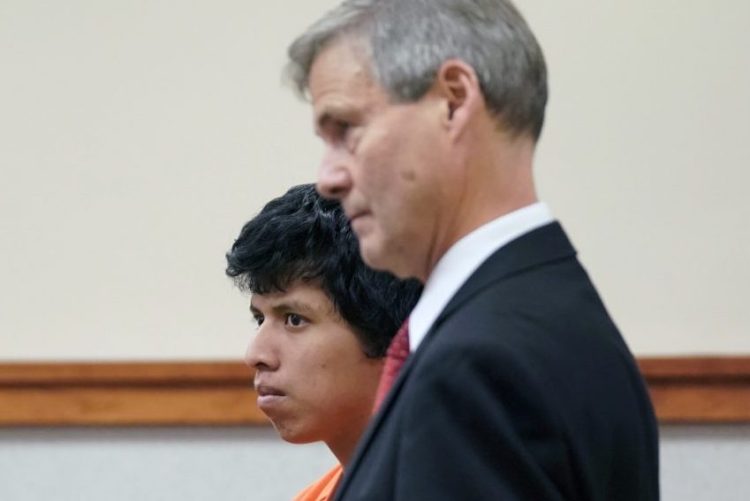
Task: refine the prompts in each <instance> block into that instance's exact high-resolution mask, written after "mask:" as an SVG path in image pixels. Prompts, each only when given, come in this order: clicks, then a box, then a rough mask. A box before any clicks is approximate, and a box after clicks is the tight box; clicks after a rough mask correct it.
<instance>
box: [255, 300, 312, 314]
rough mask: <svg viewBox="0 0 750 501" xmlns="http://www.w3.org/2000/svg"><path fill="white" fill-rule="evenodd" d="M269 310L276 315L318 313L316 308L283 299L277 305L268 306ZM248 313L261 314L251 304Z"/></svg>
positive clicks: (300, 302) (304, 303)
mask: <svg viewBox="0 0 750 501" xmlns="http://www.w3.org/2000/svg"><path fill="white" fill-rule="evenodd" d="M270 309H271V310H272V311H273V312H274V313H276V314H282V313H289V312H294V313H301V314H304V315H313V314H315V313H318V308H316V307H315V306H313V305H311V304H309V303H306V302H303V301H297V300H295V299H288V300H287V299H284V300H281V301H279V302H278V303H273V304H271V305H270ZM250 313H253V314H257V313H261V310H260V309H259V308H258V307H257V306H255V305H254V304H253V303H252V302H251V303H250Z"/></svg>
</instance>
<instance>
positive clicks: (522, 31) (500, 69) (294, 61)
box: [287, 0, 547, 140]
mask: <svg viewBox="0 0 750 501" xmlns="http://www.w3.org/2000/svg"><path fill="white" fill-rule="evenodd" d="M347 38H348V39H349V40H348V41H351V42H352V43H354V42H359V43H360V44H361V46H362V48H363V49H364V52H363V54H365V55H367V56H369V59H370V62H371V71H372V75H373V77H374V79H375V81H376V82H378V83H379V84H380V85H381V86H382V87H383V88H384V89H385V90H386V92H387V93H388V94H389V95H390V97H391V98H392V99H394V100H395V101H402V102H409V101H416V100H418V99H419V98H421V97H422V96H423V95H424V94H425V93H426V92H427V91H428V90H429V88H430V86H431V85H432V83H433V81H434V79H435V76H436V74H437V71H438V70H439V68H440V66H441V65H442V64H443V62H445V61H446V60H448V59H451V58H457V59H460V60H462V61H464V62H466V63H467V64H469V65H470V66H471V67H472V68H473V69H474V71H475V72H476V74H477V78H478V79H479V83H480V86H481V89H482V93H483V95H484V98H485V100H486V102H487V106H488V109H489V110H490V111H491V112H492V113H493V114H494V115H495V116H496V118H497V119H498V121H499V123H500V124H501V125H502V126H504V127H505V128H506V129H507V130H508V132H510V133H513V134H529V135H530V136H531V137H533V138H534V139H535V140H536V139H538V138H539V135H540V133H541V130H542V125H543V123H544V108H545V105H546V103H547V70H546V66H545V63H544V56H543V55H542V51H541V48H540V47H539V44H538V43H537V41H536V39H535V37H534V35H533V34H532V33H531V30H530V29H529V27H528V26H527V24H526V22H525V21H524V19H523V17H521V15H520V14H519V12H518V11H517V10H516V8H515V7H514V6H513V4H512V3H511V2H509V1H507V0H347V1H344V2H343V3H342V4H341V5H339V6H338V7H336V8H334V9H333V10H331V11H330V12H328V13H327V14H325V15H324V16H323V17H322V18H321V19H319V20H318V21H317V22H316V23H315V24H313V25H312V26H311V27H310V28H309V29H308V30H307V31H306V32H305V33H303V34H302V35H301V36H300V37H299V38H297V39H296V40H295V41H294V42H293V43H292V45H291V46H290V47H289V58H290V61H289V64H288V67H287V73H288V75H289V76H290V78H291V80H292V81H293V82H294V84H295V86H296V88H297V90H299V91H300V93H302V94H304V93H305V91H306V90H307V86H308V79H309V74H310V69H311V67H312V65H313V62H314V61H315V58H316V57H317V55H318V54H319V53H320V51H321V50H322V49H323V48H325V47H326V46H327V45H328V44H330V43H331V42H333V41H339V40H342V39H347Z"/></svg>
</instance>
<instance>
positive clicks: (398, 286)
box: [226, 184, 422, 357]
mask: <svg viewBox="0 0 750 501" xmlns="http://www.w3.org/2000/svg"><path fill="white" fill-rule="evenodd" d="M226 257H227V269H226V274H227V275H228V276H230V277H232V278H233V279H234V281H235V284H236V285H237V286H238V287H239V288H240V289H241V290H243V291H247V292H251V293H254V294H265V293H269V292H282V291H285V290H286V289H287V288H288V287H290V286H291V285H293V284H294V283H296V282H299V281H301V282H306V283H312V284H317V285H319V286H320V287H321V289H322V290H323V291H324V292H325V293H326V295H327V296H328V297H329V298H330V300H331V302H332V303H333V305H334V306H335V307H336V310H337V311H338V313H339V314H340V315H341V317H342V318H343V319H344V320H345V321H346V322H347V323H348V324H349V325H350V326H351V327H352V328H353V330H354V331H355V333H356V334H357V336H358V338H359V340H360V343H361V344H362V347H363V349H364V352H365V353H366V354H367V355H368V356H369V357H383V356H385V352H386V350H387V349H388V344H389V343H390V340H391V338H392V337H393V336H394V335H395V333H396V331H397V330H398V328H399V326H400V325H401V323H403V321H404V320H405V319H406V317H407V316H408V314H409V312H410V311H411V310H412V308H413V307H414V305H415V304H416V302H417V299H418V298H419V294H420V293H421V290H422V285H421V284H420V283H419V282H418V281H417V280H399V279H398V278H396V277H395V276H393V275H391V274H390V273H387V272H381V271H375V270H373V269H371V268H369V267H368V266H367V265H365V264H364V263H363V262H362V259H361V258H360V255H359V249H358V244H357V238H356V236H355V235H354V233H353V232H352V230H351V228H350V227H349V222H348V221H347V219H346V215H345V214H344V211H343V209H342V208H341V205H340V204H339V202H337V201H333V200H326V199H324V198H322V197H321V196H320V195H318V193H317V192H316V191H315V186H314V185H312V184H304V185H300V186H295V187H293V188H291V189H290V190H289V191H287V193H286V194H284V195H283V196H281V197H278V198H275V199H274V200H271V201H270V202H269V203H267V204H266V206H265V207H264V208H263V210H262V211H261V212H260V214H258V215H257V216H256V217H254V218H253V219H251V220H250V221H249V222H248V223H247V224H245V226H244V227H243V228H242V231H241V232H240V235H239V237H238V238H237V240H235V242H234V245H232V249H231V250H230V251H229V252H228V253H227V256H226Z"/></svg>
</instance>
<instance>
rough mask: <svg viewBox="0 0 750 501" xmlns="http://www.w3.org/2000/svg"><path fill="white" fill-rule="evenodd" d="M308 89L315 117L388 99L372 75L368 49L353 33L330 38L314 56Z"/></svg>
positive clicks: (367, 106) (373, 104) (371, 104)
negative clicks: (345, 36)
mask: <svg viewBox="0 0 750 501" xmlns="http://www.w3.org/2000/svg"><path fill="white" fill-rule="evenodd" d="M309 90H310V97H311V99H312V104H313V108H314V111H315V116H316V119H317V118H319V117H320V116H321V115H322V114H324V113H326V112H330V111H337V110H339V109H340V108H348V107H353V106H356V107H360V108H362V107H363V108H369V107H371V106H376V105H378V104H380V103H384V102H386V101H387V96H386V94H385V92H384V91H383V89H382V88H381V87H380V86H379V85H378V84H377V83H376V82H375V80H374V79H373V77H372V71H371V64H370V58H369V56H368V55H367V49H365V48H364V46H363V42H361V41H358V40H356V39H353V38H351V37H348V38H343V39H341V40H336V41H333V42H331V43H330V45H328V46H326V47H325V48H323V49H322V50H321V51H320V53H319V54H318V55H317V56H316V57H315V60H314V62H313V64H312V67H311V68H310V78H309Z"/></svg>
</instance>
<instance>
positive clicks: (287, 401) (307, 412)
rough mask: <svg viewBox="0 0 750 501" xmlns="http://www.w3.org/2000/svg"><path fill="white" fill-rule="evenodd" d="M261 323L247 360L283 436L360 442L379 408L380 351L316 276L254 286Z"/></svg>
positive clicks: (266, 409) (254, 301)
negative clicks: (279, 287) (367, 344)
mask: <svg viewBox="0 0 750 501" xmlns="http://www.w3.org/2000/svg"><path fill="white" fill-rule="evenodd" d="M250 309H251V312H252V313H253V316H254V317H255V319H256V321H257V323H258V331H257V334H256V335H255V337H254V338H253V340H252V341H251V342H250V345H249V347H248V349H247V354H246V357H245V361H246V363H247V365H248V366H250V367H251V368H253V369H255V370H256V373H255V388H256V390H257V392H258V406H259V407H260V409H261V410H262V411H263V412H264V413H265V414H266V415H267V416H268V417H269V418H270V419H271V421H272V422H273V424H274V427H275V428H276V430H277V431H278V432H279V435H281V437H282V438H283V439H284V440H287V441H289V442H293V443H306V442H312V441H317V440H322V441H324V442H326V444H328V445H329V447H332V448H335V446H336V444H337V443H338V442H339V441H342V442H346V441H352V439H353V440H354V442H356V440H357V439H358V437H359V435H360V434H361V432H362V430H363V429H364V427H365V426H366V423H367V421H368V420H369V418H370V416H371V414H372V407H373V400H374V396H375V391H376V389H377V385H378V380H379V377H380V372H381V369H382V360H381V359H370V358H367V356H366V355H365V353H364V351H363V350H362V347H361V346H360V343H359V340H358V339H357V337H356V336H355V334H354V332H353V331H352V329H351V327H350V326H349V325H348V324H347V323H346V322H345V321H344V320H343V319H342V318H341V317H340V316H339V314H338V313H337V312H336V311H335V309H334V306H333V303H332V302H331V301H330V299H329V298H328V296H327V295H326V294H325V293H324V292H323V291H322V290H321V289H320V288H319V287H317V286H315V285H313V284H305V283H296V284H294V285H293V286H291V287H289V288H288V289H287V290H286V291H285V292H278V293H269V294H254V295H253V297H252V300H251V304H250Z"/></svg>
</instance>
